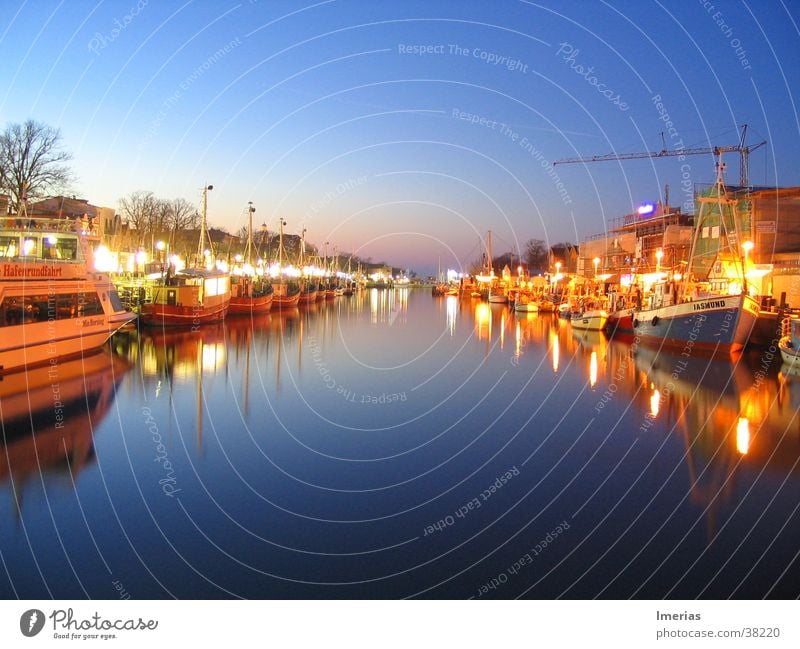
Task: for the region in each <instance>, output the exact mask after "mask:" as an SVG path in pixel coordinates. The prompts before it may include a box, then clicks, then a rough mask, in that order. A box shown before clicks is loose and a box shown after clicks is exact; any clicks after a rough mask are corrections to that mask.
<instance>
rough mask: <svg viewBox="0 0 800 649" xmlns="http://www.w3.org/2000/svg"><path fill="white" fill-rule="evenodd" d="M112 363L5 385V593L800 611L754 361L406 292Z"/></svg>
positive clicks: (780, 381)
mask: <svg viewBox="0 0 800 649" xmlns="http://www.w3.org/2000/svg"><path fill="white" fill-rule="evenodd" d="M113 347H114V354H113V355H111V354H98V355H94V356H91V357H87V358H86V359H84V360H83V361H74V362H69V363H62V364H60V365H59V366H58V368H57V369H58V376H57V380H55V381H54V380H53V379H52V378H51V377H48V376H47V373H46V371H38V372H30V373H29V374H28V375H24V374H23V375H19V376H17V377H15V378H13V379H9V377H6V378H4V379H3V380H2V382H0V395H1V396H2V399H1V400H0V408H1V412H0V415H1V416H2V421H3V435H4V440H3V441H4V443H3V444H2V445H0V454H2V458H0V552H1V553H2V570H0V594H2V595H3V596H4V597H6V598H10V597H24V598H42V597H58V598H83V597H92V598H116V597H117V596H118V590H119V589H120V588H123V589H124V591H125V592H126V593H128V594H130V596H131V597H132V598H161V597H179V598H228V597H248V598H375V597H380V598H400V597H425V598H443V597H447V598H469V597H475V598H482V599H488V598H514V597H529V598H556V597H564V598H592V597H609V598H610V597H613V598H627V597H642V598H661V597H681V598H694V597H714V598H722V597H729V596H733V597H740V598H752V597H764V596H770V597H797V596H798V595H800V562H799V560H798V549H799V548H800V544H798V539H800V514H798V507H799V506H800V470H798V463H799V462H800V422H798V418H797V411H798V407H800V377H795V376H792V375H791V374H790V373H787V372H785V371H782V370H781V367H780V359H779V358H777V359H776V358H774V357H772V355H771V354H769V352H766V353H763V352H762V353H758V352H756V353H753V354H748V355H747V356H743V357H740V358H736V359H732V360H724V361H719V360H709V359H705V358H695V359H690V360H688V361H687V359H684V358H681V357H680V356H674V355H669V354H666V353H661V354H658V353H655V352H653V351H649V350H646V349H642V348H638V349H637V346H636V345H635V341H633V344H630V343H626V342H617V341H613V342H609V341H607V340H605V339H604V338H603V337H602V336H600V335H597V334H588V335H583V336H579V335H576V334H575V333H573V332H572V331H571V329H570V326H569V324H568V323H566V322H564V321H560V320H558V319H555V318H553V317H551V316H549V315H548V316H545V315H536V314H530V315H529V314H520V315H515V314H514V313H513V312H510V311H509V310H508V309H507V308H504V307H500V306H498V305H493V306H491V307H490V306H489V305H487V304H483V303H478V302H471V301H458V300H457V299H455V298H432V297H431V296H430V294H429V292H428V291H413V290H410V291H409V290H396V291H377V290H376V291H371V292H370V291H368V292H366V293H365V294H363V295H361V296H356V297H353V298H349V299H348V298H337V300H336V301H335V302H333V301H329V302H326V303H320V304H317V305H315V306H312V307H310V308H308V309H300V310H290V311H284V312H280V311H279V312H275V313H272V314H270V315H267V316H263V317H259V318H257V319H255V320H254V321H251V320H250V319H249V318H244V319H241V320H233V319H229V320H228V321H227V322H226V323H225V324H223V325H219V326H213V327H209V328H206V329H203V330H202V331H199V332H195V333H191V332H143V333H142V334H141V336H137V335H136V334H135V333H133V334H130V335H126V334H123V335H120V336H118V337H116V338H115V339H114V341H113ZM32 430H33V431H35V432H34V433H32Z"/></svg>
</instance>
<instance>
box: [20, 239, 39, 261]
mask: <svg viewBox="0 0 800 649" xmlns="http://www.w3.org/2000/svg"><path fill="white" fill-rule="evenodd" d="M22 256H23V257H38V256H39V237H29V236H26V237H25V238H24V239H23V240H22Z"/></svg>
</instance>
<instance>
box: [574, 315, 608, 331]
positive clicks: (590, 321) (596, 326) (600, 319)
mask: <svg viewBox="0 0 800 649" xmlns="http://www.w3.org/2000/svg"><path fill="white" fill-rule="evenodd" d="M607 320H608V314H607V313H606V312H605V311H586V312H585V313H576V314H574V315H573V316H572V317H571V318H570V323H571V324H572V328H573V329H578V330H580V331H602V330H603V329H604V328H605V326H606V321H607Z"/></svg>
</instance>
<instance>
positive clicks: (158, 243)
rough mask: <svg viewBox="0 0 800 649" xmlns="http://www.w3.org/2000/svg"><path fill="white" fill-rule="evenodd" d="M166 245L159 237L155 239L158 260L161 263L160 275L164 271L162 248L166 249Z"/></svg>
mask: <svg viewBox="0 0 800 649" xmlns="http://www.w3.org/2000/svg"><path fill="white" fill-rule="evenodd" d="M166 247H167V244H165V243H164V242H163V241H161V240H160V239H159V240H158V241H156V250H158V261H159V262H160V263H161V274H162V275H163V274H164V271H165V268H164V266H165V264H164V261H165V255H164V250H165V249H166Z"/></svg>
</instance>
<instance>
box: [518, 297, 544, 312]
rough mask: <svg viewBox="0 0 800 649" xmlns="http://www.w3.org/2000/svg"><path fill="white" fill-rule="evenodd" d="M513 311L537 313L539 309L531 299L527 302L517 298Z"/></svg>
mask: <svg viewBox="0 0 800 649" xmlns="http://www.w3.org/2000/svg"><path fill="white" fill-rule="evenodd" d="M514 311H516V312H517V313H537V312H538V311H539V305H538V304H536V302H534V301H533V300H531V301H529V302H523V301H521V300H517V301H516V302H515V303H514Z"/></svg>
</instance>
